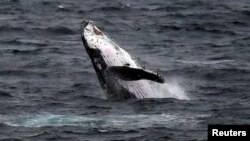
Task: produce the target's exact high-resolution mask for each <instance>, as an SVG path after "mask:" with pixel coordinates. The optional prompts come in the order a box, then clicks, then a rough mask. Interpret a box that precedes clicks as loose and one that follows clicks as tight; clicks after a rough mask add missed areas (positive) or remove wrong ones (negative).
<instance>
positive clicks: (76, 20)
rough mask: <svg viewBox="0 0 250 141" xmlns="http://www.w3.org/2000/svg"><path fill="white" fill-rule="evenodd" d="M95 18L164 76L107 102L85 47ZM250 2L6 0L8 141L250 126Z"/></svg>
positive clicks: (177, 136)
mask: <svg viewBox="0 0 250 141" xmlns="http://www.w3.org/2000/svg"><path fill="white" fill-rule="evenodd" d="M82 20H92V21H94V23H95V24H96V25H97V27H99V28H100V29H101V30H103V31H104V32H105V33H106V34H107V35H108V36H109V37H111V38H112V39H113V40H114V41H115V42H116V43H117V44H119V45H120V46H121V47H122V48H124V49H125V50H127V51H128V52H129V53H130V54H131V55H133V56H134V57H135V58H136V59H137V61H138V62H140V63H141V64H142V65H144V66H146V68H148V69H151V70H158V71H159V72H160V73H161V74H162V75H163V76H164V78H165V80H166V86H164V87H165V88H161V89H159V92H158V93H155V95H156V96H159V95H160V96H161V97H164V98H158V99H144V100H127V101H125V100H120V101H114V100H107V99H106V96H105V94H104V92H103V90H102V88H101V86H100V84H99V81H98V79H97V76H96V74H95V71H94V69H93V67H92V64H91V61H90V58H89V57H88V54H87V53H86V51H85V48H84V46H83V44H82V41H81V36H80V34H81V31H80V25H81V21H82ZM249 54H250V1H249V0H224V1H222V0H210V1H206V0H154V1H153V0H137V1H134V0H116V1H102V0H91V1H84V0H82V1H80V0H70V1H69V0H68V1H66V0H54V1H50V0H1V1H0V56H1V59H0V140H30V141H34V140H35V141H38V140H41V141H43V140H66V141H68V140H91V141H92V140H96V141H111V140H131V141H134V140H145V141H147V140H149V141H161V140H162V141H166V140H171V141H172V140H206V139H207V125H208V124H249V123H250V93H249V92H250V55H249Z"/></svg>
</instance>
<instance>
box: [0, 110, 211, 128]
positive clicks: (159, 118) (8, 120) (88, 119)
mask: <svg viewBox="0 0 250 141" xmlns="http://www.w3.org/2000/svg"><path fill="white" fill-rule="evenodd" d="M208 116H209V115H206V117H208ZM196 117H198V116H194V115H192V116H189V115H178V114H175V115H174V114H169V113H162V114H131V115H100V116H96V115H95V116H93V115H92V116H91V115H90V116H87V115H86V116H79V115H57V114H49V113H46V114H33V115H20V116H12V117H8V116H4V115H0V120H1V122H2V123H4V124H7V125H9V126H21V127H32V128H39V127H44V126H55V127H58V126H65V125H69V126H80V127H86V128H100V129H110V128H113V129H117V128H119V129H122V130H129V129H138V128H148V127H159V126H160V127H168V128H169V127H177V128H178V127H182V126H185V127H187V128H188V127H191V125H192V126H196V125H197V124H198V123H199V120H198V119H196Z"/></svg>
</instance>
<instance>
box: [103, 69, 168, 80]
mask: <svg viewBox="0 0 250 141" xmlns="http://www.w3.org/2000/svg"><path fill="white" fill-rule="evenodd" d="M107 72H108V73H111V75H112V76H115V77H117V78H119V79H122V80H125V81H136V80H140V79H147V80H151V81H155V82H158V83H164V78H163V77H162V76H160V75H159V74H158V73H155V72H153V71H150V70H145V69H142V68H131V67H128V66H111V67H108V68H107Z"/></svg>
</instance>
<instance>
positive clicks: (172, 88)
mask: <svg viewBox="0 0 250 141" xmlns="http://www.w3.org/2000/svg"><path fill="white" fill-rule="evenodd" d="M165 81H166V82H165V83H164V84H159V83H152V86H153V88H152V90H153V93H154V97H153V98H176V99H180V100H190V98H189V97H188V94H187V92H186V91H185V89H184V86H181V85H180V83H181V79H179V78H178V79H177V78H171V79H167V80H165Z"/></svg>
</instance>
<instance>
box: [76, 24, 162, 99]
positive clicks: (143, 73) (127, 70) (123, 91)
mask: <svg viewBox="0 0 250 141" xmlns="http://www.w3.org/2000/svg"><path fill="white" fill-rule="evenodd" d="M81 37H82V41H83V44H84V46H85V49H86V52H87V53H88V55H89V57H90V59H91V62H92V64H93V67H94V69H95V71H96V74H97V77H98V79H99V81H100V84H101V86H102V88H103V89H104V92H105V93H106V95H107V98H108V99H130V98H136V99H143V98H152V97H154V94H153V92H152V90H151V89H152V85H151V84H152V83H159V84H161V83H164V78H163V77H162V76H161V75H159V73H156V72H154V71H151V70H146V69H145V68H144V67H141V66H140V65H139V64H138V63H137V62H136V61H135V60H134V59H133V58H132V57H131V56H130V54H129V53H128V52H127V51H125V50H124V49H122V48H121V47H119V46H118V45H117V44H116V43H115V42H113V41H112V40H111V39H110V38H109V37H107V36H106V35H105V34H104V33H103V32H102V31H101V30H100V29H99V28H97V27H96V26H95V25H94V23H93V22H92V21H83V22H82V25H81Z"/></svg>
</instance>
